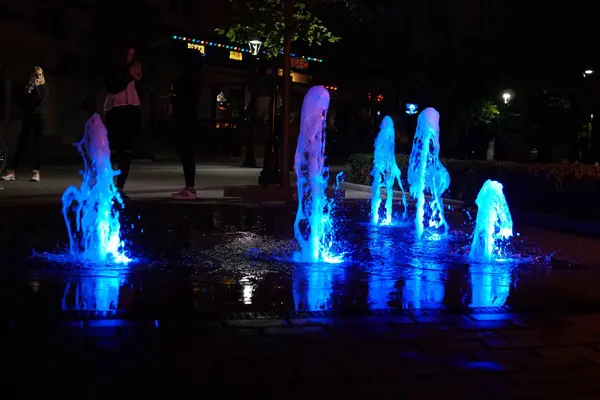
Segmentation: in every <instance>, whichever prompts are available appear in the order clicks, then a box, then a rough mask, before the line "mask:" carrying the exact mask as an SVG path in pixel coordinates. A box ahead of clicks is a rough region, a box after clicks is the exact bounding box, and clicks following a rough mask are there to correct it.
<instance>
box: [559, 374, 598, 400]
mask: <svg viewBox="0 0 600 400" xmlns="http://www.w3.org/2000/svg"><path fill="white" fill-rule="evenodd" d="M561 387H562V388H563V389H564V391H565V392H566V393H567V394H571V395H573V394H575V395H580V394H585V395H595V396H597V397H596V398H600V385H599V384H598V378H597V377H577V378H575V379H572V380H569V381H567V382H565V383H563V384H561Z"/></svg>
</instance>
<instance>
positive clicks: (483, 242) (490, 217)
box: [469, 179, 513, 261]
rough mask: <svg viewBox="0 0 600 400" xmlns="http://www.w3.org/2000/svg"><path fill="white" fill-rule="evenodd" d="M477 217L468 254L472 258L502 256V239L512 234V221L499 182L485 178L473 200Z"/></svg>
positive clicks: (481, 259)
mask: <svg viewBox="0 0 600 400" xmlns="http://www.w3.org/2000/svg"><path fill="white" fill-rule="evenodd" d="M475 204H477V208H478V210H477V219H476V221H475V231H474V232H473V242H472V243H471V252H470V253H469V256H470V257H471V259H473V260H479V261H493V260H494V259H499V258H502V257H504V255H503V254H502V251H503V248H502V246H501V243H502V241H505V240H507V239H509V238H510V237H512V235H513V222H512V217H511V216H510V210H509V209H508V204H507V203H506V198H505V197H504V193H503V192H502V184H501V183H500V182H496V181H492V180H489V179H488V180H487V181H486V182H485V183H484V184H483V186H482V187H481V190H480V191H479V194H478V195H477V199H476V200H475Z"/></svg>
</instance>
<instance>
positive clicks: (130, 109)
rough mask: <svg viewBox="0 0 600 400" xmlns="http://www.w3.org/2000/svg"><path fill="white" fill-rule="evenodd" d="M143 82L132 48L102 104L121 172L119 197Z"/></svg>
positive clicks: (128, 163) (113, 76)
mask: <svg viewBox="0 0 600 400" xmlns="http://www.w3.org/2000/svg"><path fill="white" fill-rule="evenodd" d="M141 79H142V64H141V63H140V62H138V61H137V60H136V57H135V49H133V48H131V49H129V50H128V53H127V58H126V59H125V60H124V62H122V63H121V64H120V65H118V66H117V67H116V68H115V69H114V71H112V74H111V76H109V78H108V81H107V87H106V92H107V94H106V99H105V101H104V113H105V118H106V129H107V131H108V142H109V145H110V150H111V155H112V156H113V160H112V161H113V164H115V162H114V161H116V159H118V168H119V170H120V171H121V173H120V174H119V175H118V176H117V179H116V180H117V182H116V186H117V189H118V190H119V192H120V193H121V196H122V197H123V198H125V199H127V198H128V197H127V196H126V195H125V194H124V193H123V189H124V187H125V182H127V177H128V176H129V171H130V169H131V153H132V151H133V146H134V144H135V139H136V137H137V136H138V135H139V133H140V131H141V110H140V96H139V92H140V91H139V82H140V81H141Z"/></svg>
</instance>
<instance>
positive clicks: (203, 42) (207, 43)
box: [173, 35, 323, 63]
mask: <svg viewBox="0 0 600 400" xmlns="http://www.w3.org/2000/svg"><path fill="white" fill-rule="evenodd" d="M173 40H180V41H182V42H189V43H195V44H199V45H204V46H211V47H219V48H222V49H227V50H233V51H239V52H241V53H250V50H249V49H245V48H243V47H239V46H234V45H230V44H222V43H217V42H210V41H206V40H198V39H194V38H190V37H187V36H177V35H173ZM262 53H263V54H265V53H266V51H265V50H263V51H262ZM282 53H283V52H282V51H280V52H279V54H282ZM292 57H296V58H302V59H304V60H307V61H314V62H318V63H322V62H323V59H322V58H316V57H306V56H296V54H294V53H292Z"/></svg>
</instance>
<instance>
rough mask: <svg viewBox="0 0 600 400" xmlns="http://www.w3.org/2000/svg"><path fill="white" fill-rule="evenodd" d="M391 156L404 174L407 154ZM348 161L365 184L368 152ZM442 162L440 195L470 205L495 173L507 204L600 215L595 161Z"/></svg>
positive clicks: (599, 170)
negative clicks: (446, 178)
mask: <svg viewBox="0 0 600 400" xmlns="http://www.w3.org/2000/svg"><path fill="white" fill-rule="evenodd" d="M396 160H397V162H398V166H399V167H400V169H401V170H402V176H403V178H405V177H406V173H407V167H408V156H407V155H405V154H397V155H396ZM349 163H350V171H349V173H348V181H349V182H353V183H358V184H363V185H370V184H371V179H372V178H371V176H370V174H371V169H372V167H373V155H372V154H353V155H351V156H350V158H349ZM442 163H443V164H444V165H445V166H446V168H447V169H448V172H449V173H450V177H451V183H450V189H449V191H448V192H447V193H446V194H445V197H448V198H453V199H457V200H463V201H465V202H466V203H467V205H473V204H474V201H475V198H476V197H477V194H478V192H479V190H480V189H481V186H482V185H483V183H484V182H485V181H486V180H487V179H494V180H497V181H499V182H501V183H502V184H503V185H504V194H505V195H506V198H507V200H508V204H509V205H510V206H511V208H512V209H516V210H521V211H530V212H535V213H543V214H552V215H561V216H566V217H572V218H580V219H585V220H596V221H600V210H599V209H598V207H597V204H596V203H597V202H596V200H595V197H594V196H591V195H590V193H596V192H598V191H600V166H597V165H591V164H522V163H515V162H495V161H463V160H451V159H448V160H446V159H442ZM404 187H405V188H407V186H406V184H405V186H404ZM575 204H576V206H575Z"/></svg>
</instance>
